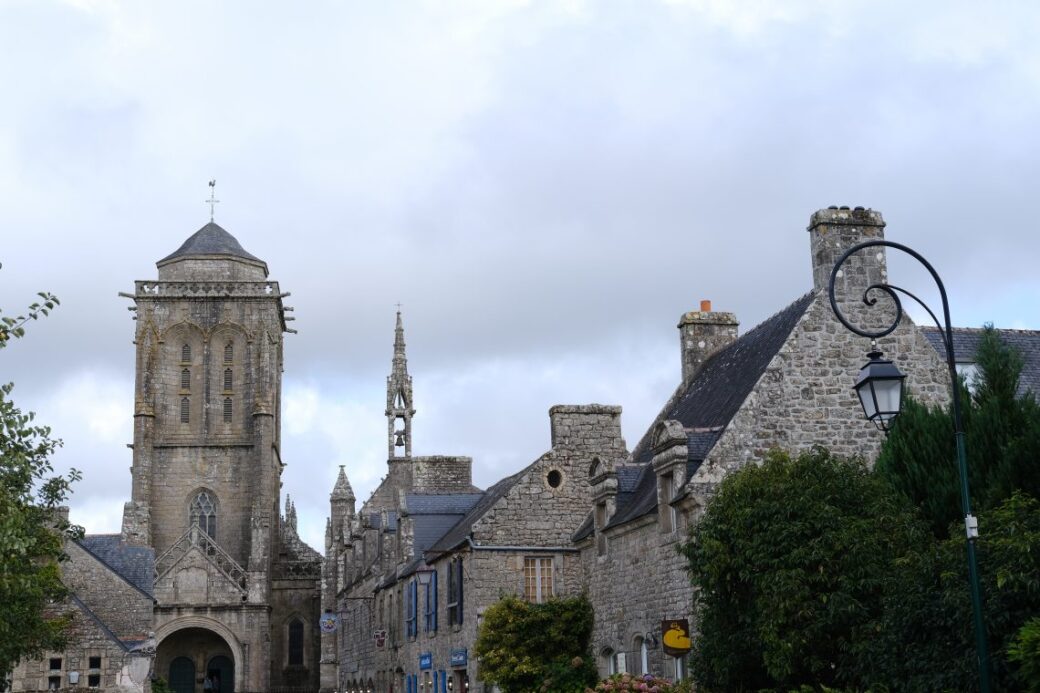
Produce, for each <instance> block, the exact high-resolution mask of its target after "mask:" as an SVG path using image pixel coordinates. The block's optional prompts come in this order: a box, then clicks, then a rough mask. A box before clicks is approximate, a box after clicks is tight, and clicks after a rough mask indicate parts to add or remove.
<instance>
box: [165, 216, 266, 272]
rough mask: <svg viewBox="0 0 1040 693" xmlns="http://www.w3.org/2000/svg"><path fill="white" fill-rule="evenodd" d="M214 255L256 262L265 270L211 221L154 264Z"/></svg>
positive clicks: (257, 259)
mask: <svg viewBox="0 0 1040 693" xmlns="http://www.w3.org/2000/svg"><path fill="white" fill-rule="evenodd" d="M214 255H217V256H226V257H234V258H239V259H241V260H247V261H252V262H258V263H260V264H262V265H264V267H265V268H266V267H267V265H266V263H264V261H263V260H261V259H260V258H258V257H256V256H255V255H252V254H250V253H247V252H246V251H245V249H244V248H243V247H242V245H241V244H240V243H239V242H238V240H237V239H236V238H235V237H234V236H232V235H231V234H230V233H228V232H227V231H225V230H224V229H223V228H221V227H220V226H219V225H217V224H215V223H213V222H212V221H211V222H209V223H208V224H206V225H205V226H203V227H202V228H201V229H199V230H198V231H196V232H195V233H193V234H192V235H191V236H189V237H188V240H186V241H184V243H182V244H181V247H180V248H177V250H175V251H173V252H172V253H170V254H169V255H167V256H166V257H164V258H163V259H162V260H159V261H158V262H157V263H155V264H156V265H159V266H162V265H165V264H166V263H168V262H173V261H174V260H180V259H183V258H188V257H213V256H214Z"/></svg>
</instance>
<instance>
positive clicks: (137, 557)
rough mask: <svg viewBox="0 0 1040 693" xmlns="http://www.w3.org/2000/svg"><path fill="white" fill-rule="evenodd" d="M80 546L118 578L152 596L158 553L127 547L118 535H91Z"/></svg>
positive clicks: (146, 549) (140, 547)
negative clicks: (156, 555) (156, 554)
mask: <svg viewBox="0 0 1040 693" xmlns="http://www.w3.org/2000/svg"><path fill="white" fill-rule="evenodd" d="M79 545H80V546H82V547H83V548H84V549H85V550H86V551H87V553H89V554H91V555H92V556H94V558H96V559H98V560H99V561H101V562H102V563H104V564H105V565H106V566H108V567H109V568H110V569H111V570H112V572H114V573H115V574H116V575H118V576H119V577H121V578H123V579H124V580H126V581H127V582H128V583H130V584H131V585H133V586H134V587H136V588H137V589H139V590H141V591H142V592H144V593H145V594H146V595H148V596H149V597H151V596H152V588H153V578H154V577H155V551H153V550H152V549H150V548H147V547H144V546H129V545H127V544H124V543H123V541H122V537H120V536H119V535H118V534H88V535H86V536H85V537H83V538H82V539H80V540H79Z"/></svg>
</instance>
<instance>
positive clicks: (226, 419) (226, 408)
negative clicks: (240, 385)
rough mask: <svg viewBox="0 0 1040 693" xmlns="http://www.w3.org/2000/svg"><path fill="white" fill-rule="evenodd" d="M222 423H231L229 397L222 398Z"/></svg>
mask: <svg viewBox="0 0 1040 693" xmlns="http://www.w3.org/2000/svg"><path fill="white" fill-rule="evenodd" d="M224 423H231V398H230V397H225V398H224Z"/></svg>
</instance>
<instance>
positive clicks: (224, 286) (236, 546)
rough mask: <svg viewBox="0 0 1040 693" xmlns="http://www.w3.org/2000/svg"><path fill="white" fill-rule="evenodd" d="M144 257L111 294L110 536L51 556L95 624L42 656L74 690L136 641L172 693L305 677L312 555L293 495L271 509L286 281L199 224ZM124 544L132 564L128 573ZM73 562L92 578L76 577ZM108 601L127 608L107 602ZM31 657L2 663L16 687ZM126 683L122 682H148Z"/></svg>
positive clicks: (313, 645) (315, 639)
mask: <svg viewBox="0 0 1040 693" xmlns="http://www.w3.org/2000/svg"><path fill="white" fill-rule="evenodd" d="M156 264H157V267H158V270H159V272H158V274H159V276H158V279H157V280H145V281H138V282H136V290H135V292H134V293H133V294H122V295H124V296H126V297H128V298H131V299H133V301H134V306H132V307H131V308H130V310H131V311H134V312H135V314H136V315H135V320H136V321H137V326H136V334H135V339H134V344H135V345H136V383H135V388H134V441H133V444H132V445H131V447H132V448H133V464H132V467H131V475H132V494H131V499H130V501H129V502H128V503H127V504H126V506H125V509H124V513H123V527H122V534H121V536H120V537H106V538H104V540H102V538H99V537H87V538H86V539H84V540H83V541H82V542H80V544H79V546H78V548H77V547H76V546H73V547H72V551H71V555H73V556H74V557H75V556H77V555H78V554H79V551H80V549H82V550H84V551H85V552H86V553H87V554H89V555H90V556H91V557H92V558H93V559H96V561H95V563H91V561H90V560H87V559H86V558H83V560H79V559H76V558H74V560H73V561H71V562H70V563H69V564H68V565H67V566H66V567H65V570H66V579H67V580H68V581H69V584H70V586H72V587H73V590H74V597H73V598H72V600H71V601H72V604H73V605H75V606H77V607H79V608H80V611H81V612H82V613H84V614H86V616H87V620H86V621H84V622H85V623H86V627H87V629H88V630H90V629H91V628H93V631H92V632H93V633H94V635H90V634H88V633H86V632H84V636H83V637H79V636H77V637H76V638H74V639H73V640H72V642H71V643H70V646H69V653H68V656H65V657H59V656H57V655H55V656H54V657H48V658H47V659H48V660H55V659H56V660H58V661H65V662H68V663H69V664H72V663H73V662H76V666H77V667H79V668H78V669H77V670H76V672H73V671H71V670H69V671H67V672H64V673H65V674H66V675H64V676H62V677H60V679H59V681H58V683H59V684H61V686H63V687H64V686H73V687H75V686H74V682H73V680H72V679H73V678H75V679H77V680H78V682H79V685H80V686H90V685H91V682H92V681H93V680H94V679H93V676H94V675H95V674H92V673H90V672H94V671H95V669H97V667H93V666H92V665H93V664H94V663H96V661H95V658H96V657H97V656H100V657H101V663H102V667H101V668H100V670H99V671H98V673H99V674H100V676H101V683H100V686H101V687H103V688H106V689H111V690H116V689H117V685H120V684H118V683H117V681H116V680H115V679H114V678H112V677H113V676H115V675H116V672H117V669H118V672H119V673H120V675H122V673H121V672H122V670H123V668H125V667H127V666H129V667H130V669H131V670H132V671H133V672H137V671H138V669H137V668H135V667H139V666H140V665H139V664H136V663H135V664H133V666H131V665H130V664H119V666H118V667H117V663H118V662H120V661H123V660H127V658H128V657H130V653H132V652H133V651H134V648H135V647H136V646H137V644H139V641H140V640H141V639H142V638H143V639H145V640H146V641H147V648H146V649H147V650H148V651H149V653H153V654H154V662H150V664H151V666H150V671H146V673H147V674H149V675H151V674H154V675H157V676H161V677H163V678H166V679H167V680H168V681H169V683H170V685H171V687H172V688H173V689H174V690H176V691H178V693H195V692H201V691H202V690H203V686H204V681H205V679H207V678H209V679H211V681H212V680H219V690H220V691H221V692H222V693H226V692H227V691H273V690H278V689H280V688H281V689H300V690H314V689H315V688H316V687H317V685H318V678H319V669H318V662H319V655H320V642H319V635H318V615H319V607H320V577H321V556H320V555H319V554H318V553H317V552H315V551H314V550H313V549H311V548H310V547H308V546H306V545H305V544H304V543H303V542H302V541H300V539H299V537H298V536H297V534H296V519H295V508H294V507H293V506H292V505H291V504H290V503H287V508H286V515H285V517H284V518H283V517H282V515H281V513H280V488H281V481H280V479H281V471H282V468H283V466H284V463H283V461H282V460H281V457H280V454H279V444H280V419H281V379H282V359H283V351H282V348H283V343H282V335H283V333H285V332H290V331H291V330H289V329H288V328H287V327H286V323H287V321H289V320H291V319H292V318H291V317H288V316H287V315H286V311H287V310H291V309H287V308H285V307H284V306H283V304H282V299H283V298H284V297H285V296H287V295H288V294H283V293H281V290H280V288H279V286H278V283H277V282H275V281H271V280H269V279H268V271H267V265H266V263H264V262H263V261H262V260H260V259H259V258H256V257H255V256H253V255H251V254H249V253H247V252H246V251H245V250H244V249H243V248H242V246H241V245H239V243H238V241H236V240H235V239H234V238H233V237H232V236H231V235H230V234H229V233H228V232H227V231H225V230H224V229H222V228H221V227H220V226H218V225H216V224H214V223H212V222H211V223H209V224H207V225H205V226H204V227H203V228H201V229H200V230H199V231H198V232H196V233H195V234H193V235H192V236H191V237H190V238H188V240H186V241H185V242H184V244H183V245H181V247H180V248H178V249H177V250H176V251H175V252H174V253H172V254H170V255H169V256H167V257H165V258H163V259H162V260H160V261H159V262H158V263H156ZM101 545H104V547H105V551H104V552H99V551H98V550H96V549H97V547H98V546H101ZM126 556H136V557H137V559H138V560H137V561H136V563H135V564H134V565H135V567H136V568H138V569H141V568H142V566H144V568H143V570H144V571H145V573H146V574H145V575H141V574H140V572H137V573H135V577H133V578H130V577H128V576H127V572H126V568H127V564H126V561H124V560H123V557H126ZM117 559H118V560H117ZM98 564H100V565H98ZM83 565H86V566H90V567H92V572H93V573H95V574H97V575H99V576H101V577H102V578H104V579H103V580H101V579H98V580H79V579H78V578H77V575H79V574H80V572H81V571H80V568H81V566H83ZM120 578H122V582H120ZM102 587H105V591H104V592H103V593H102V592H101V591H100V590H101V589H102ZM122 603H126V604H131V605H133V607H134V608H133V609H132V610H130V611H127V610H125V609H111V608H108V606H111V605H114V604H122ZM142 604H145V605H147V607H148V608H147V609H146V610H145V611H144V612H139V609H138V607H140V606H141V605H142ZM127 613H133V614H134V615H135V618H134V620H132V622H127V621H126V618H125V615H126V614H127ZM88 621H89V622H88ZM91 623H92V624H93V626H90V624H91ZM98 632H100V633H104V634H106V635H108V636H110V637H109V638H108V640H109V641H114V642H115V644H116V645H118V646H120V647H122V648H123V649H124V650H125V651H126V654H125V655H122V660H120V659H119V657H117V656H116V655H118V654H119V653H118V649H115V648H113V647H109V649H108V654H106V653H102V654H100V655H96V654H91V653H93V652H95V650H97V649H98V648H99V647H100V645H97V644H95V643H100V642H101V639H99V636H97V633H98ZM88 636H89V637H88ZM84 638H87V639H86V640H85V639H84ZM88 641H89V642H88ZM50 663H51V662H48V666H49V665H50ZM33 667H35V669H34V668H33ZM146 669H148V668H147V667H146ZM30 670H31V671H38V670H39V667H38V665H37V664H35V663H26V664H25V665H24V667H22V668H21V669H20V670H19V671H16V673H15V681H14V685H15V690H35V689H37V688H39V687H40V681H41V680H42V679H41V678H40V677H38V676H37V677H36V678H35V679H33V677H31V676H30V675H29V672H30ZM49 671H50V670H49V669H48V672H49ZM74 673H75V674H78V675H75V676H74V675H73V674H74ZM124 678H125V677H124ZM130 678H133V677H130ZM145 678H147V677H145ZM30 679H33V680H30ZM47 679H48V681H47V683H48V687H49V686H50V685H51V684H52V683H54V682H53V681H51V676H50V674H48V676H47ZM128 680H129V679H128ZM134 681H135V686H130V687H129V688H127V690H143V689H144V688H145V687H146V684H145V683H143V682H142V681H138V680H137V679H134ZM127 685H128V686H129V684H127Z"/></svg>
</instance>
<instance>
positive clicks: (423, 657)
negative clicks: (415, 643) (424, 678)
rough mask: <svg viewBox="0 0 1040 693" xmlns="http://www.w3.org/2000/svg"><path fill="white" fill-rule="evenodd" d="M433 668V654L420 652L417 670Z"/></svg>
mask: <svg viewBox="0 0 1040 693" xmlns="http://www.w3.org/2000/svg"><path fill="white" fill-rule="evenodd" d="M432 668H433V654H432V653H430V652H421V653H420V654H419V669H420V671H422V670H425V669H432Z"/></svg>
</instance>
